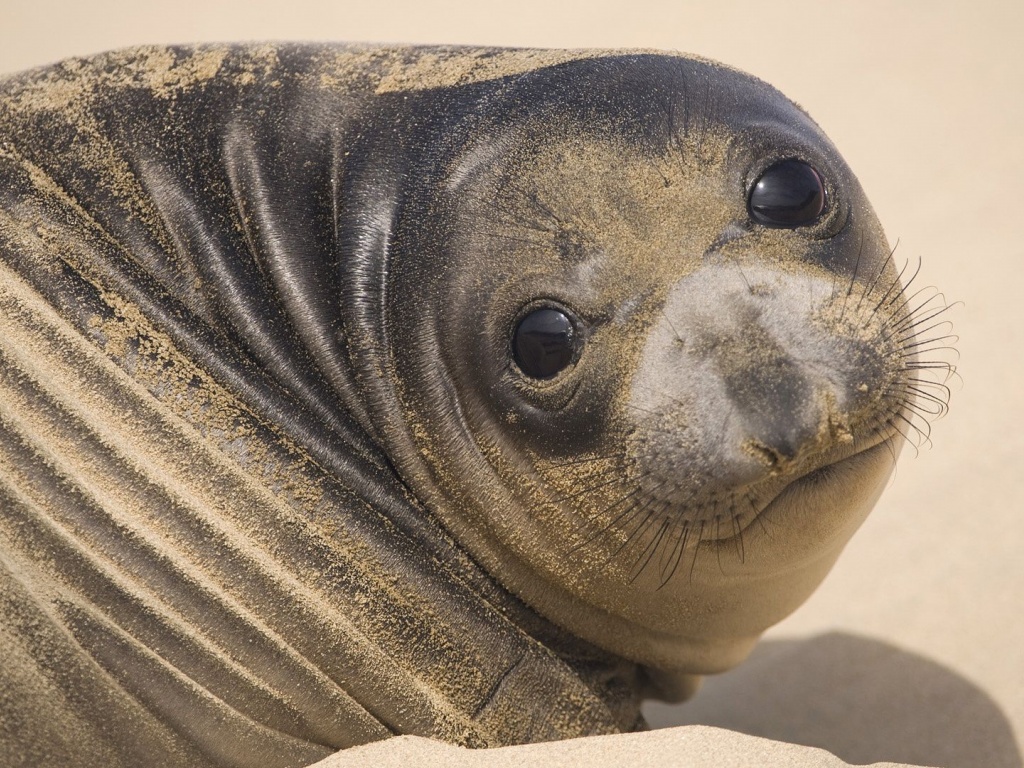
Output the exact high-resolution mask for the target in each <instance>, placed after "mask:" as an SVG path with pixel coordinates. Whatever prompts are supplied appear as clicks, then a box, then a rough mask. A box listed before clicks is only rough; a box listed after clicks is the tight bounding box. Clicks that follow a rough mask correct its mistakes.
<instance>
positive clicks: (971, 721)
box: [644, 633, 1024, 768]
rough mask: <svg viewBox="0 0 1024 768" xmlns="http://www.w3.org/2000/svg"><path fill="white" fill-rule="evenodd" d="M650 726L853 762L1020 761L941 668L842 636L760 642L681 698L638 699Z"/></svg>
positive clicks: (995, 711)
mask: <svg viewBox="0 0 1024 768" xmlns="http://www.w3.org/2000/svg"><path fill="white" fill-rule="evenodd" d="M644 713H645V714H646V715H647V719H648V722H649V723H650V724H651V727H652V728H665V727H669V726H675V725H696V724H702V725H714V726H718V727H720V728H728V729H730V730H734V731H740V732H742V733H748V734H751V735H754V736H763V737H765V738H769V739H775V740H777V741H786V742H791V743H794V744H804V745H806V746H812V747H820V748H822V749H826V750H828V751H829V752H832V753H833V754H835V755H837V756H838V757H840V758H842V759H843V760H845V761H846V762H849V763H854V764H863V763H874V762H884V761H891V762H902V763H911V764H916V765H926V766H939V767H940V768H961V767H963V768H968V766H970V768H975V766H981V765H983V766H987V768H1022V765H1024V763H1022V760H1021V754H1020V751H1019V749H1018V747H1017V743H1016V739H1015V738H1014V734H1013V729H1012V727H1011V726H1010V723H1009V721H1008V720H1007V719H1006V716H1005V715H1003V713H1002V712H1001V711H1000V709H999V707H998V706H997V705H996V703H995V702H994V701H993V700H992V699H991V698H990V697H989V696H988V695H987V694H986V693H985V692H984V691H982V690H981V689H980V688H978V687H977V686H976V685H974V684H973V683H971V682H968V681H967V680H965V679H964V678H963V677H961V676H960V675H958V674H957V673H955V672H953V671H952V670H950V669H947V668H946V667H943V666H941V665H939V664H936V663H935V662H933V661H929V660H928V659H925V658H923V657H921V656H917V655H915V654H913V653H909V652H907V651H904V650H900V649H898V648H896V647H894V646H891V645H887V644H886V643H882V642H879V641H877V640H871V639H868V638H863V637H856V636H854V635H848V634H844V633H834V634H827V635H819V636H817V637H813V638H810V639H808V640H766V641H764V642H762V643H761V645H759V646H758V647H757V649H755V651H754V653H753V654H752V655H751V657H750V659H749V660H748V661H747V662H745V663H744V664H743V665H741V666H740V667H739V668H738V669H736V670H734V671H732V672H728V673H726V674H724V675H720V676H717V677H713V678H708V679H707V680H705V682H704V687H703V688H702V689H701V691H700V692H699V693H698V694H697V696H696V697H695V698H694V699H693V700H691V701H689V702H686V703H684V704H681V705H668V704H662V703H659V702H648V703H647V704H646V705H645V706H644Z"/></svg>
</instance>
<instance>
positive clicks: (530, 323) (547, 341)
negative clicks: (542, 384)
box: [512, 307, 579, 379]
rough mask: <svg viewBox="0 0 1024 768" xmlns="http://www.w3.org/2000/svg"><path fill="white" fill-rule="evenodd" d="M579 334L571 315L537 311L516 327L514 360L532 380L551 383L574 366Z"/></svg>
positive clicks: (548, 309) (549, 310)
mask: <svg viewBox="0 0 1024 768" xmlns="http://www.w3.org/2000/svg"><path fill="white" fill-rule="evenodd" d="M578 345H579V334H578V333H577V332H576V326H574V325H573V322H572V320H570V319H569V317H568V315H566V314H565V313H564V312H562V311H561V310H558V309H553V308H550V307H544V308H542V309H535V310H534V311H533V312H531V313H530V314H528V315H527V316H526V317H524V318H523V319H522V320H520V321H519V325H517V326H516V330H515V333H514V334H513V335H512V357H513V358H514V359H515V361H516V365H518V366H519V370H521V371H522V372H523V373H525V374H526V375H527V376H529V377H530V378H532V379H550V378H551V377H552V376H554V375H555V374H557V373H558V372H559V371H561V370H562V369H563V368H565V367H566V366H568V365H569V363H571V362H572V360H573V357H574V356H575V354H576V349H577V347H578Z"/></svg>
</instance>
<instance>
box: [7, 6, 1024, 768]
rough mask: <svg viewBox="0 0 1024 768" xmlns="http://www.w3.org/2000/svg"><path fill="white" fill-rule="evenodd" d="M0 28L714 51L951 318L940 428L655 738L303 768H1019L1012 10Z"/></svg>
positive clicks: (1018, 254)
mask: <svg viewBox="0 0 1024 768" xmlns="http://www.w3.org/2000/svg"><path fill="white" fill-rule="evenodd" d="M4 18H5V23H4V24H3V25H0V72H5V73H6V72H14V71H18V70H22V69H27V68H30V67H34V66H39V65H43V64H47V63H50V62H52V61H55V60H58V59H61V58H65V57H68V56H73V55H85V54H90V53H95V52H98V51H102V50H107V49H111V48H116V47H122V46H127V45H135V44H141V43H184V42H200V41H234V40H239V41H241V40H261V39H275V40H284V39H294V40H350V41H374V42H403V43H456V44H459V43H465V44H481V45H506V46H531V47H573V48H576V47H588V48H589V47H614V48H634V47H636V48H657V49H668V50H680V51H685V52H688V53H694V54H699V55H701V56H706V57H709V58H712V59H716V60H719V61H722V62H725V63H728V64H730V65H733V66H735V67H738V68H740V69H743V70H745V71H748V72H750V73H752V74H754V75H756V76H758V77H760V78H763V79H765V80H767V81H768V82H770V83H772V84H773V85H775V86H777V87H778V88H779V89H781V90H782V91H783V92H784V93H786V94H787V95H788V96H789V97H790V98H792V99H794V100H795V101H796V102H798V103H799V104H800V105H801V106H803V107H804V108H805V109H807V111H808V112H810V114H811V115H812V116H813V117H814V118H815V120H817V121H818V123H819V124H820V125H821V126H822V127H823V128H824V130H825V132H826V133H827V134H828V135H829V136H830V137H831V138H832V140H833V141H834V142H835V143H836V145H837V146H838V147H839V149H840V151H841V152H842V153H843V155H844V157H845V158H846V160H847V161H848V162H849V164H850V166H851V167H852V168H853V170H854V172H855V173H856V174H857V176H858V178H859V179H860V181H861V183H862V185H863V187H864V188H865V190H866V192H867V195H868V197H869V198H870V200H871V201H872V203H873V205H874V207H875V210H876V212H877V214H878V216H879V218H880V220H881V221H882V223H883V225H884V227H885V230H886V234H887V236H888V238H889V240H890V243H891V244H893V245H894V246H896V260H897V262H898V263H902V261H904V260H906V261H909V262H911V263H912V264H914V265H916V263H917V261H918V259H920V260H921V262H922V267H921V276H920V278H919V282H920V284H921V285H922V286H935V287H936V288H937V289H938V291H940V292H941V293H942V294H943V295H944V297H945V300H946V301H947V302H948V303H949V304H951V305H953V304H955V306H954V308H953V310H952V312H951V313H950V315H949V317H950V319H951V321H952V324H953V332H954V333H955V334H956V336H957V337H958V340H957V341H956V349H957V355H956V356H955V357H951V358H949V359H951V360H953V361H954V362H955V363H956V366H957V369H958V371H959V376H957V377H955V378H953V379H952V380H951V381H950V382H949V386H950V387H951V389H952V397H951V403H950V411H949V414H948V415H946V416H945V417H943V418H941V419H939V420H937V421H936V422H935V423H934V424H933V425H932V433H931V439H930V440H928V441H924V440H922V441H920V442H922V445H921V446H920V447H919V448H917V449H915V448H914V447H912V446H908V447H907V449H905V450H904V452H903V455H902V457H901V458H900V461H899V466H898V470H897V472H896V475H895V477H894V479H893V480H892V482H891V484H890V487H889V488H888V490H887V491H886V492H885V493H884V495H883V496H882V500H881V502H880V503H879V504H878V506H877V507H876V509H875V511H874V512H873V513H872V515H871V516H870V518H869V519H868V521H867V523H866V524H865V525H864V526H863V528H862V529H861V530H860V531H859V532H858V533H857V535H856V536H855V537H854V539H853V541H852V542H851V544H850V545H849V546H848V548H847V550H846V552H845V553H844V554H843V556H842V557H841V558H840V560H839V563H838V565H837V566H836V568H835V569H834V571H833V572H832V573H831V575H830V576H829V578H828V579H827V580H826V582H825V583H824V584H823V586H822V587H821V588H820V589H819V590H818V591H817V592H816V593H815V594H814V596H813V597H812V598H811V599H810V600H809V601H808V602H807V603H806V604H805V605H804V606H803V607H801V608H800V609H799V610H798V611H797V612H796V613H794V614H793V615H792V616H791V617H790V618H788V619H787V620H785V621H784V622H782V623H781V624H779V625H778V626H776V627H774V628H773V629H771V630H770V631H769V632H768V633H767V634H766V636H765V638H764V640H763V641H762V643H761V644H760V645H759V646H758V647H757V648H756V649H755V651H754V653H753V655H752V656H751V658H750V659H749V660H748V661H747V662H746V663H744V664H743V665H741V666H740V667H738V668H737V669H735V670H733V671H731V672H728V673H725V674H723V675H720V676H718V677H715V678H713V679H708V680H706V681H705V683H704V686H703V688H702V690H701V691H700V692H699V693H698V694H697V696H696V698H694V699H693V700H692V701H690V702H687V703H684V704H681V705H673V706H669V705H664V704H655V703H650V704H648V705H647V707H646V710H645V711H646V715H647V717H648V720H649V722H650V724H651V726H652V727H653V728H655V729H662V730H656V731H654V732H652V733H647V734H638V735H629V736H613V737H598V738H593V739H587V740H581V741H579V742H572V743H562V744H557V745H543V746H529V747H523V748H507V749H502V750H497V751H495V752H494V753H492V754H490V755H488V754H486V753H473V754H468V753H453V752H450V751H447V750H446V748H443V747H442V746H441V745H437V746H433V745H431V744H430V743H429V742H424V741H422V740H417V739H411V738H403V739H400V740H397V741H394V742H385V743H379V744H374V745H370V746H368V747H362V748H359V749H357V750H353V751H351V752H349V753H341V754H339V755H336V756H334V757H331V758H328V759H327V760H326V761H324V762H323V763H321V764H320V765H322V766H323V768H339V767H340V766H363V765H365V766H374V767H375V768H382V767H383V766H389V765H414V764H428V761H434V764H437V765H466V766H470V765H473V766H476V765H481V766H483V765H489V766H504V765H521V764H530V765H567V766H570V765H579V766H599V765H607V766H611V765H626V764H628V765H630V766H633V768H639V767H640V766H645V765H659V766H667V765H679V766H705V765H706V766H712V765H714V766H716V767H717V768H720V767H722V766H730V765H736V766H739V765H754V764H762V765H769V764H770V765H780V766H781V765H786V766H812V765H815V766H819V765H820V766H830V765H843V764H868V763H880V764H906V765H921V766H941V767H943V768H959V767H960V766H964V767H966V766H986V767H987V768H1020V766H1022V765H1024V761H1022V752H1024V611H1022V610H1021V602H1022V601H1021V594H1022V593H1024V557H1021V549H1022V547H1024V521H1022V519H1021V515H1022V514H1024V471H1022V469H1024V463H1022V458H1021V457H1022V456H1024V397H1022V396H1021V394H1020V391H1019V390H1017V389H1016V387H1017V386H1020V382H1021V381H1022V380H1024V362H1022V359H1021V356H1020V355H1019V354H1018V350H1019V349H1020V348H1021V346H1022V345H1024V302H1022V301H1021V298H1020V297H1021V294H1022V285H1024V238H1022V236H1021V234H1020V233H1019V231H1018V230H1017V226H1016V225H1017V223H1018V221H1019V220H1020V213H1019V212H1018V211H1017V210H1016V207H1017V205H1018V199H1019V198H1018V187H1019V185H1020V183H1021V181H1020V180H1021V179H1024V53H1021V48H1020V40H1021V39H1022V37H1024V4H1022V3H1020V2H1010V1H1009V0H1002V1H1000V0H981V1H980V2H978V3H974V4H970V5H968V4H966V3H958V2H953V1H951V0H946V1H943V2H926V1H924V0H918V1H916V2H903V3H892V2H886V1H885V0H865V1H864V2H859V3H847V4H839V3H835V4H826V5H819V6H809V5H807V4H806V3H799V2H795V0H779V2H777V3H774V4H772V5H771V6H770V7H767V6H765V5H764V4H759V3H753V2H739V1H738V0H727V1H726V2H721V3H717V4H714V5H712V4H706V3H705V4H698V3H685V2H674V3H669V2H653V1H645V0H639V2H637V3H632V4H625V3H611V2H604V1H603V0H592V2H588V3H575V2H573V3H565V4H562V5H557V6H556V5H555V4H552V3H548V2H542V1H541V0H523V2H519V3H515V4H513V3H494V4H488V3H482V2H470V1H469V0H449V1H447V2H444V1H442V0H423V1H422V2H415V3H414V2H411V0H406V2H399V1H398V0H382V1H381V2H376V3H365V4H360V3H355V2H350V1H349V0H339V2H332V3H328V2H314V1H313V0H296V2H292V3H289V4H287V5H285V4H283V3H273V2H270V1H269V0H253V1H252V2H249V3H245V4H241V3H238V4H235V5H229V4H227V3H218V2H212V1H210V0H203V1H200V0H179V2H176V3H170V4H161V5H159V6H156V7H152V8H149V7H146V6H144V5H142V4H138V3H129V2H114V1H113V0H97V1H96V2H93V3H88V4H75V3H71V2H56V1H55V0H41V1H37V2H28V1H27V0H8V2H7V3H5V13H4ZM897 244H898V245H897ZM1018 281H1020V282H1018ZM706 726H710V728H709V727H706ZM670 728H671V730H663V729H670ZM753 737H757V738H753ZM833 755H834V756H835V757H834V758H833V757H832V756H833Z"/></svg>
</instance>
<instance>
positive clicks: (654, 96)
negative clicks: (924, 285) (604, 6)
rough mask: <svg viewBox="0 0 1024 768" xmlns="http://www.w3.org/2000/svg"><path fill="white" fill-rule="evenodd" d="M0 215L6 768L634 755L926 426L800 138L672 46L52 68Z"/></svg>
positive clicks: (901, 312)
mask: <svg viewBox="0 0 1024 768" xmlns="http://www.w3.org/2000/svg"><path fill="white" fill-rule="evenodd" d="M0 209H2V213H0V307H2V311H0V507H2V509H3V515H2V517H0V566H2V569H0V601H2V609H0V616H2V617H3V619H2V623H0V633H2V637H3V640H2V643H3V647H4V649H5V662H4V664H3V665H2V669H0V678H2V685H0V689H2V691H3V693H2V694H0V734H2V739H0V743H2V744H3V746H2V747H0V749H2V750H3V751H2V752H0V762H3V763H4V764H10V765H23V764H29V765H35V764H44V763H51V762H52V763H56V762H61V763H63V764H68V765H98V764H105V765H126V766H127V765H140V764H145V765H167V766H186V765H188V766H197V765H238V766H245V765H259V766H285V765H304V764H308V763H311V762H314V761H315V760H318V759H320V758H321V757H324V756H326V755H327V754H330V753H331V752H333V751H335V750H337V749H341V748H345V747H347V746H351V745H353V744H359V743H364V742H367V741H370V740H374V739H380V738H385V737H387V736H389V735H393V734H399V733H411V734H419V735H426V736H433V737H436V738H441V739H445V740H448V741H452V742H455V743H459V744H464V745H468V746H494V745H502V744H513V743H521V742H527V741H540V740H547V739H557V738H566V737H571V736H580V735H587V734H597V733H608V732H615V731H623V730H631V729H636V728H640V727H643V723H642V719H641V717H640V715H639V708H638V705H639V701H640V699H641V698H642V697H643V696H645V695H660V696H663V697H666V698H679V697H682V696H685V695H686V694H687V693H688V692H690V691H692V689H693V687H694V685H695V681H696V680H697V678H698V677H699V676H700V675H703V674H707V673H711V672H717V671H720V670H723V669H726V668H728V667H729V666H731V665H733V664H736V663H737V662H739V661H740V660H741V659H742V658H743V657H744V656H745V655H746V654H747V653H748V651H749V650H750V648H751V647H752V645H753V644H754V642H755V641H756V639H757V637H758V635H759V634H760V633H761V632H762V631H763V630H764V629H765V628H767V627H768V626H769V625H771V624H773V623H774V622H776V621H778V620H779V619H781V618H782V617H783V616H785V615H786V614H787V613H789V612H790V611H791V610H793V608H795V607H796V606H797V605H798V604H799V603H800V602H801V601H802V600H804V599H805V598H806V597H807V595H808V594H809V593H810V592H811V591H812V590H813V589H814V587H815V586H816V585H817V584H818V583H819V582H820V580H821V579H822V577H823V576H824V575H825V573H826V572H827V571H828V569H829V568H830V566H831V565H832V563H833V562H834V560H835V559H836V557H837V556H838V554H839V552H840V550H841V549H842V547H843V545H844V544H845V543H846V541H847V540H848V539H849V537H850V536H851V535H852V533H853V532H854V530H855V529H856V527H857V526H858V525H859V523H860V522H861V520H862V519H863V518H864V516H865V515H866V514H867V512H868V510H869V509H870V507H871V506H872V504H873V503H874V501H875V499H876V498H877V496H878V494H879V493H880V492H881V490H882V488H883V486H884V484H885V482H886V480H887V478H888V477H889V474H890V472H891V469H892V466H893V463H894V461H895V457H896V454H897V453H898V451H899V447H900V445H901V443H902V437H903V435H904V434H907V433H908V431H909V430H913V429H915V428H917V427H916V426H915V422H914V414H915V409H921V408H926V409H927V407H928V406H927V405H925V406H922V405H921V404H920V403H921V402H922V401H923V402H924V403H926V404H930V405H933V406H935V407H940V406H942V405H944V401H943V398H942V392H941V389H940V390H934V391H933V390H929V389H928V388H927V384H925V383H922V382H921V380H920V378H921V377H920V373H921V371H922V369H923V368H925V367H927V366H928V365H930V363H929V362H927V361H922V360H921V359H920V355H921V353H922V350H925V349H928V348H929V347H930V345H932V344H934V343H940V342H934V341H933V340H932V339H931V338H930V337H926V338H923V339H920V338H918V336H917V331H918V330H919V328H920V327H921V326H920V323H921V322H922V319H928V318H930V316H931V314H932V313H930V312H927V311H925V312H924V314H920V313H918V314H917V315H915V311H916V310H918V309H919V307H918V306H916V305H915V304H914V303H913V302H910V301H909V300H908V297H907V294H906V292H905V290H904V288H903V287H902V286H901V281H900V276H899V275H898V274H897V272H896V269H895V267H894V266H893V263H892V259H891V258H890V251H889V248H888V245H887V244H886V241H885V238H884V236H883V233H882V230H881V227H880V226H879V224H878V222H877V220H876V218H875V216H874V214H873V213H872V211H871V208H870V206H869V204H868V202H867V201H866V199H865V197H864V194H863V192H862V191H861V188H860V187H859V185H858V184H857V182H856V180H855V178H854V177H853V175H852V173H851V172H850V170H849V169H848V168H847V166H846V165H845V163H844V162H843V161H842V159H841V158H840V157H839V155H838V154H837V152H836V150H835V149H834V147H833V146H832V144H831V143H830V142H829V141H828V139H827V138H825V136H824V135H823V134H822V133H821V131H820V130H819V128H818V127H817V126H816V125H815V124H814V123H813V121H811V120H810V118H809V117H807V115H806V114H805V113H804V112H803V111H801V110H800V109H799V108H797V107H795V106H794V105H793V104H792V103H791V102H789V101H788V100H786V99H785V98H784V97H783V96H782V95H781V94H779V93H778V92H777V91H776V90H774V89H773V88H771V87H770V86H768V85H766V84H765V83H763V82H760V81H758V80H756V79H754V78H752V77H750V76H747V75H745V74H742V73H740V72H737V71H734V70H731V69H728V68H725V67H722V66H721V65H717V64H714V63H711V62H707V61H703V60H700V59H695V58H689V57H684V56H679V55H670V54H659V53H653V52H615V51H530V50H502V49H459V48H393V47H392V48H389V47H374V46H362V47H359V46H340V45H337V46H336V45H249V46H246V45H241V46H199V47H182V48H141V49H132V50H128V51H120V52H114V53H110V54H105V55H101V56H96V57H92V58H88V59H73V60H69V61H65V62H63V63H60V64H57V65H54V66H52V67H48V68H44V69H40V70H35V71H32V72H28V73H25V74H23V75H18V76H14V77H11V78H8V79H6V80H5V81H3V82H2V84H0ZM915 317H916V318H918V319H915ZM924 327H928V326H927V325H926V326H924Z"/></svg>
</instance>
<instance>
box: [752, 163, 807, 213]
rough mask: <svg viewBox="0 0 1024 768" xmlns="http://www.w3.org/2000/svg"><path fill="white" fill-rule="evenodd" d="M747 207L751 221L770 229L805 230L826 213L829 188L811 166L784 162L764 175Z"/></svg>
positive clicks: (754, 188)
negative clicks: (804, 228)
mask: <svg viewBox="0 0 1024 768" xmlns="http://www.w3.org/2000/svg"><path fill="white" fill-rule="evenodd" d="M747 204H748V207H749V209H750V216H751V218H753V219H754V221H756V222H758V223H759V224H764V225H765V226H766V227H802V226H805V225H807V224H813V223H814V222H815V221H817V220H818V217H819V216H821V214H822V213H823V212H824V210H825V185H824V184H823V183H822V181H821V176H819V175H818V172H817V171H816V170H814V169H813V168H812V167H811V166H809V165H808V164H807V163H805V162H803V161H801V160H783V161H782V162H781V163H776V164H775V165H773V166H771V167H770V168H768V169H767V170H766V171H765V172H764V173H762V174H761V178H759V179H758V180H757V183H756V184H754V186H753V188H752V189H751V190H750V199H749V200H748V201H747Z"/></svg>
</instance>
